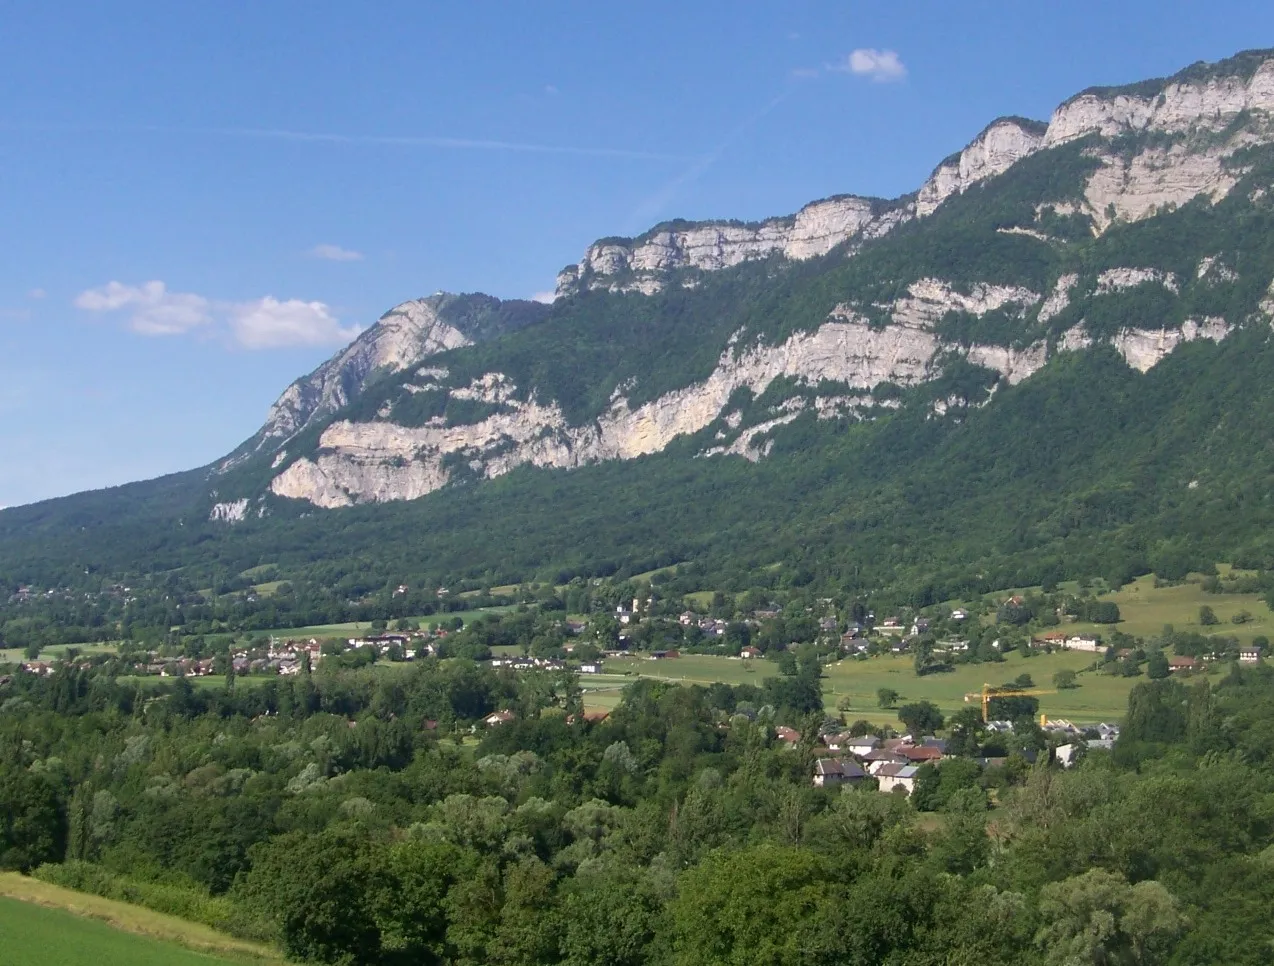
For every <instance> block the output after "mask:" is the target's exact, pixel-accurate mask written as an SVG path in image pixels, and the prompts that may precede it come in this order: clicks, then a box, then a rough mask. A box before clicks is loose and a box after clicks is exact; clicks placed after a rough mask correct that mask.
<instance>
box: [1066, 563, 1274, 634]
mask: <svg viewBox="0 0 1274 966" xmlns="http://www.w3.org/2000/svg"><path fill="white" fill-rule="evenodd" d="M1100 599H1101V600H1113V601H1114V602H1115V603H1116V604H1118V605H1119V616H1120V618H1121V620H1120V622H1119V623H1118V624H1115V625H1109V624H1105V625H1103V624H1067V625H1066V630H1068V631H1069V630H1072V629H1074V630H1076V631H1080V632H1084V631H1092V632H1094V633H1097V634H1101V633H1103V632H1105V633H1107V634H1109V632H1110V631H1111V630H1112V629H1118V630H1121V631H1123V632H1124V633H1125V634H1132V635H1133V636H1134V637H1152V636H1155V635H1157V634H1160V633H1162V631H1163V627H1164V625H1165V624H1171V625H1172V626H1173V627H1174V628H1175V629H1177V630H1179V631H1194V632H1196V633H1199V634H1208V635H1217V634H1223V635H1226V636H1227V637H1237V638H1238V639H1239V640H1240V641H1243V642H1247V641H1251V640H1252V638H1254V637H1256V636H1258V635H1264V636H1265V637H1271V638H1274V613H1271V612H1270V609H1269V607H1268V606H1267V605H1266V603H1265V601H1264V600H1262V599H1261V598H1260V597H1258V596H1257V595H1256V594H1208V593H1204V591H1203V588H1202V587H1201V586H1200V585H1199V584H1198V583H1185V584H1178V585H1177V586H1175V587H1158V588H1156V587H1155V579H1154V577H1139V578H1138V579H1137V580H1134V581H1133V582H1132V583H1131V584H1127V585H1125V586H1123V587H1121V588H1120V589H1119V590H1117V591H1115V592H1114V593H1112V594H1102V596H1101V598H1100ZM1204 604H1206V605H1207V606H1209V607H1211V608H1212V610H1213V611H1214V612H1215V613H1216V616H1217V617H1218V618H1219V619H1220V621H1221V623H1219V624H1213V625H1211V626H1204V625H1202V624H1200V623H1199V608H1200V607H1202V606H1203V605H1204ZM1240 611H1247V612H1248V613H1249V614H1251V615H1252V619H1251V620H1250V621H1248V622H1247V623H1244V624H1232V623H1230V618H1231V617H1233V616H1234V615H1235V614H1238V613H1239V612H1240Z"/></svg>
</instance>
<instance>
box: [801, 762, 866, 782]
mask: <svg viewBox="0 0 1274 966" xmlns="http://www.w3.org/2000/svg"><path fill="white" fill-rule="evenodd" d="M814 774H816V775H838V776H839V777H841V778H865V777H866V776H867V773H866V772H865V771H863V770H862V768H860V767H859V765H858V762H856V761H846V760H845V759H843V758H820V759H819V760H818V761H817V762H816V763H815V764H814Z"/></svg>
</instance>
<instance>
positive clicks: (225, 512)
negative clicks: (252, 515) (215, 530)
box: [208, 497, 248, 523]
mask: <svg viewBox="0 0 1274 966" xmlns="http://www.w3.org/2000/svg"><path fill="white" fill-rule="evenodd" d="M247 515H248V500H247V497H244V498H242V499H239V500H230V501H229V502H226V503H214V504H213V506H212V510H211V511H210V512H209V513H208V519H209V520H211V521H212V522H213V523H242V522H243V520H244V519H245V518H246V517H247Z"/></svg>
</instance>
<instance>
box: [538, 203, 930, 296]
mask: <svg viewBox="0 0 1274 966" xmlns="http://www.w3.org/2000/svg"><path fill="white" fill-rule="evenodd" d="M909 216H910V214H909V209H908V208H907V207H906V206H903V205H888V204H885V203H883V202H881V201H879V200H877V199H872V198H858V197H854V196H853V195H844V196H839V197H835V198H828V199H826V200H824V201H815V202H812V203H810V204H808V205H806V206H805V207H804V208H802V209H801V210H800V211H798V212H797V213H796V214H795V215H791V216H788V217H783V218H770V219H768V220H766V221H763V222H760V223H759V224H750V225H749V224H743V223H740V222H678V223H673V224H671V225H666V226H660V227H657V228H655V229H653V230H651V231H650V232H647V233H646V234H645V235H642V236H641V237H639V238H636V239H626V238H621V239H606V240H603V241H599V242H595V243H594V244H593V245H591V246H589V249H588V251H587V252H585V253H584V258H583V260H582V261H581V262H580V263H579V264H578V265H570V266H568V267H567V268H565V269H563V270H562V271H561V272H560V273H559V274H558V276H557V295H558V297H562V296H564V295H570V294H571V293H573V292H576V291H579V290H580V289H582V288H587V289H598V288H604V289H609V290H611V291H624V292H627V291H636V292H642V293H644V294H647V295H649V294H651V293H652V292H657V291H659V290H660V289H661V288H662V287H663V284H664V276H665V275H666V274H667V273H669V272H672V271H675V270H677V269H683V268H693V269H700V270H702V271H716V270H718V269H722V268H730V267H732V266H734V265H739V264H741V263H742V262H745V261H747V260H748V259H752V258H764V257H766V256H769V255H773V254H779V255H782V256H784V257H785V258H790V259H793V260H795V261H802V260H804V259H807V258H814V257H816V256H818V255H825V254H827V253H828V252H829V251H831V250H832V249H833V248H835V247H836V246H837V245H839V244H841V243H842V242H845V241H851V240H854V239H869V238H876V237H879V236H880V235H883V234H885V233H886V232H888V231H889V230H890V229H892V228H893V227H894V226H895V225H897V224H898V223H899V222H900V221H903V220H905V219H906V218H908V217H909Z"/></svg>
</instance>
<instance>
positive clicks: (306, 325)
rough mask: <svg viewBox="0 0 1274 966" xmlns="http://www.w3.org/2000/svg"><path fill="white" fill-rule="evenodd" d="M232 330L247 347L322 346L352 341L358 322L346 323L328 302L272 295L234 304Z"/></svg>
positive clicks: (356, 331)
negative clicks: (340, 319)
mask: <svg viewBox="0 0 1274 966" xmlns="http://www.w3.org/2000/svg"><path fill="white" fill-rule="evenodd" d="M230 330H231V332H232V333H233V334H234V337H235V339H236V341H238V343H239V344H240V345H241V346H243V347H244V348H246V349H279V348H284V347H286V346H322V345H337V344H342V343H345V342H348V341H349V340H350V339H352V338H354V337H355V336H356V335H358V333H359V331H360V330H359V328H358V327H357V326H350V327H348V328H345V327H342V326H341V324H340V322H339V321H338V320H337V318H336V316H334V315H332V313H331V310H330V309H329V308H328V306H326V305H324V304H323V303H322V302H305V301H302V300H301V299H287V300H286V301H282V302H281V301H279V300H278V299H276V298H275V297H274V296H272V295H267V296H266V297H265V298H262V299H256V300H255V301H252V302H243V303H240V304H238V305H234V306H231V307H230Z"/></svg>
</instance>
